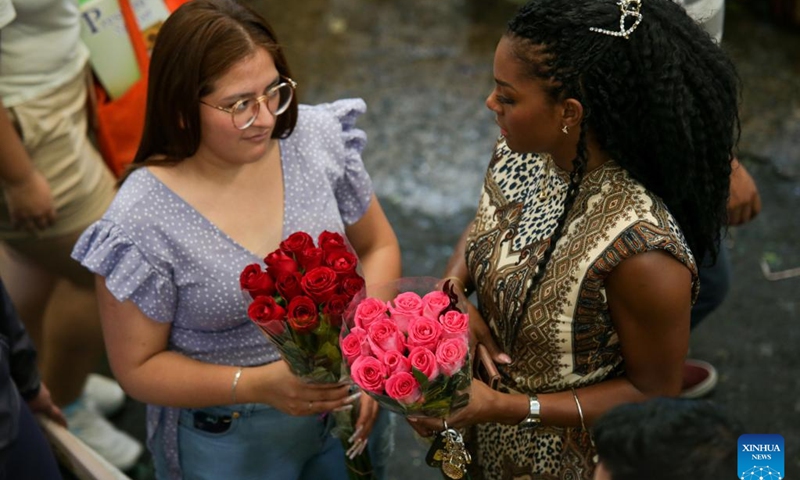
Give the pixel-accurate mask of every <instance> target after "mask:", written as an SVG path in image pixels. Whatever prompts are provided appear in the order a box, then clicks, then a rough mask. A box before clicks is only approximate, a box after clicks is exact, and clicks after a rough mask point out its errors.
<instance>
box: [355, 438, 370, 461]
mask: <svg viewBox="0 0 800 480" xmlns="http://www.w3.org/2000/svg"><path fill="white" fill-rule="evenodd" d="M367 442H369V439H364V443H362V444H361V446H360V447H358V453H356V454H355V455H353V457H354V458H355V457H357V456H359V455H361V454H362V453H364V450H365V449H366V448H367ZM351 460H352V458H351Z"/></svg>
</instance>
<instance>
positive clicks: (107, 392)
mask: <svg viewBox="0 0 800 480" xmlns="http://www.w3.org/2000/svg"><path fill="white" fill-rule="evenodd" d="M83 397H84V398H85V399H87V400H90V401H91V403H92V405H93V406H94V407H95V409H96V410H97V411H98V412H100V413H102V414H103V415H105V416H106V417H107V416H109V415H113V414H115V413H117V412H118V411H119V410H120V409H121V408H122V406H123V405H125V392H124V391H123V390H122V387H120V386H119V383H117V381H116V380H112V379H110V378H108V377H104V376H103V375H98V374H96V373H90V374H89V377H88V378H87V379H86V384H85V385H84V386H83Z"/></svg>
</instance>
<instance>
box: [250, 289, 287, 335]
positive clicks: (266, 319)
mask: <svg viewBox="0 0 800 480" xmlns="http://www.w3.org/2000/svg"><path fill="white" fill-rule="evenodd" d="M247 315H248V316H249V317H250V319H251V320H253V322H254V323H255V324H256V325H258V326H259V327H261V328H262V329H264V331H265V332H267V333H270V334H273V335H279V334H281V333H283V319H284V318H285V317H286V310H284V309H283V307H281V306H280V305H278V304H277V303H276V302H275V299H274V298H272V297H268V296H261V297H256V298H255V299H254V300H253V303H251V304H250V307H248V309H247Z"/></svg>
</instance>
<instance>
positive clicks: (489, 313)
mask: <svg viewBox="0 0 800 480" xmlns="http://www.w3.org/2000/svg"><path fill="white" fill-rule="evenodd" d="M568 183H569V175H568V173H567V172H565V171H563V170H561V169H560V168H559V167H557V166H556V165H555V164H554V163H553V161H552V159H550V158H549V157H547V156H541V155H536V154H518V153H514V152H512V151H511V150H510V149H509V148H508V146H507V145H506V144H505V141H504V140H503V139H502V138H501V139H500V141H499V142H498V145H497V147H496V149H495V153H494V156H493V157H492V160H491V162H490V164H489V168H488V171H487V173H486V178H485V181H484V186H483V193H482V195H481V199H480V204H479V207H478V212H477V214H476V217H475V222H474V224H473V227H472V230H471V231H470V234H469V237H468V240H467V251H466V256H467V265H468V268H469V270H470V274H471V276H472V278H473V280H474V282H475V285H476V293H477V296H478V301H479V305H480V310H481V313H482V314H483V317H484V318H485V319H486V320H487V322H488V323H489V326H490V328H491V329H492V332H493V334H494V335H495V338H496V339H498V340H499V341H500V343H501V345H502V346H503V348H505V351H506V352H508V353H509V354H510V355H511V357H512V358H513V359H514V364H513V365H512V366H511V367H509V368H507V369H506V372H507V373H508V374H509V376H508V378H509V379H510V380H509V381H507V382H506V384H505V385H504V386H503V388H504V390H505V391H508V392H514V393H527V394H532V393H537V392H539V393H544V392H558V391H567V390H569V389H570V387H575V388H579V387H583V386H586V385H591V384H594V383H597V382H600V381H603V380H605V379H607V378H611V377H615V376H618V375H621V374H622V371H623V366H622V355H621V353H620V347H619V343H618V339H617V334H616V332H615V330H614V327H613V323H612V321H611V317H610V314H609V309H608V304H607V303H606V297H605V288H604V281H605V278H606V277H607V276H608V275H609V273H611V271H612V270H613V269H614V267H615V266H616V265H618V264H619V263H620V262H622V261H623V260H625V259H626V258H629V257H631V256H632V255H635V254H637V253H642V252H646V251H650V250H664V251H666V252H668V253H670V254H671V255H673V256H674V257H675V258H676V259H678V260H679V261H680V262H682V263H683V264H684V265H686V267H687V268H688V269H689V270H690V271H691V272H692V279H693V285H692V288H693V298H696V295H697V291H698V288H699V284H698V282H697V267H696V265H695V261H694V258H693V256H692V253H691V252H690V251H689V248H688V246H687V244H686V242H685V240H684V238H683V235H682V234H681V232H680V230H679V228H678V225H677V223H676V221H675V219H674V218H673V217H672V215H671V214H670V213H669V212H668V211H667V208H666V206H665V205H664V204H663V202H662V201H661V200H660V199H659V198H658V197H656V196H655V195H653V194H652V193H650V192H648V191H647V190H645V188H644V187H643V186H642V185H641V184H639V183H638V182H637V181H635V180H633V179H632V178H631V177H630V176H629V175H628V173H627V172H626V171H625V170H624V169H622V168H621V167H620V166H619V165H618V164H617V163H615V162H613V161H608V162H606V163H604V164H603V165H602V166H600V167H599V168H597V169H595V170H593V171H591V172H589V173H587V174H586V175H585V177H584V179H583V181H582V182H581V186H580V190H579V192H578V195H577V197H576V199H575V203H574V205H573V207H572V209H571V211H570V212H569V214H568V216H567V219H566V223H565V226H564V229H563V232H562V235H561V238H559V239H558V241H557V244H556V248H555V250H554V252H553V255H552V257H551V258H550V261H549V264H548V266H547V270H546V272H545V275H544V277H543V278H542V279H541V281H540V283H539V285H537V286H536V287H535V289H534V290H533V291H532V292H530V296H529V297H528V299H527V302H525V299H526V291H527V287H528V285H530V283H531V280H532V278H533V277H534V275H535V273H536V268H537V267H536V263H537V261H538V259H539V258H540V257H541V255H542V254H543V253H544V251H545V250H546V248H547V246H548V244H549V241H550V237H551V235H552V234H553V231H554V230H555V228H556V224H557V221H558V217H559V215H560V214H561V212H562V211H563V208H564V199H565V197H566V191H567V186H568ZM523 303H524V305H523ZM521 314H523V315H524V318H523V321H522V325H521V328H520V330H519V333H518V336H517V340H516V341H513V342H512V341H511V340H510V339H509V337H510V335H508V332H509V330H511V329H512V325H513V320H514V319H515V318H517V317H518V316H519V315H521ZM470 438H471V439H470V441H471V443H472V444H471V448H472V450H473V452H474V453H475V454H476V455H475V457H476V462H475V471H473V472H472V473H473V474H474V477H476V478H486V479H491V480H500V479H541V480H551V479H552V480H556V479H557V480H567V479H570V480H573V479H574V480H578V479H584V480H589V479H591V477H592V472H593V470H594V464H593V463H592V461H591V458H592V457H593V455H594V451H593V448H592V446H591V443H590V439H589V435H588V433H586V432H583V431H581V429H577V428H559V427H539V428H537V429H534V430H528V431H523V430H520V429H518V428H517V427H516V426H505V425H498V424H484V425H479V426H478V427H476V428H475V429H473V431H472V432H470Z"/></svg>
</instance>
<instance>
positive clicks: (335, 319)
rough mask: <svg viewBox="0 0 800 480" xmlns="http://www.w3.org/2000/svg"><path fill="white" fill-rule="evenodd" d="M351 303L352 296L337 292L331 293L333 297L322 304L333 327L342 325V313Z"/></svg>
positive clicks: (323, 311) (323, 310)
mask: <svg viewBox="0 0 800 480" xmlns="http://www.w3.org/2000/svg"><path fill="white" fill-rule="evenodd" d="M349 303H350V297H348V296H347V295H340V294H335V295H331V298H329V299H328V301H327V302H325V303H323V304H322V313H324V314H326V315H328V323H330V324H331V326H332V327H340V326H342V315H343V314H344V311H345V310H346V309H347V304H349Z"/></svg>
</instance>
